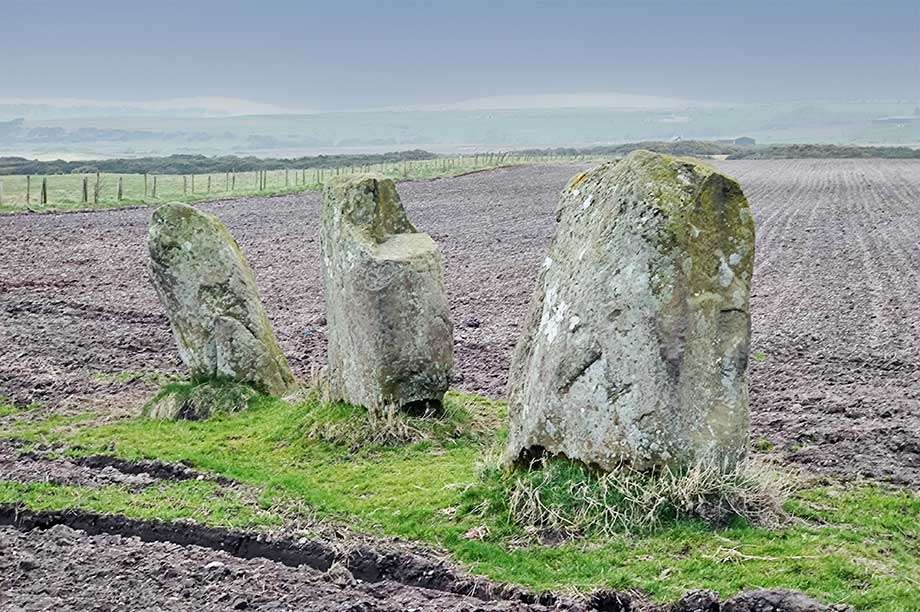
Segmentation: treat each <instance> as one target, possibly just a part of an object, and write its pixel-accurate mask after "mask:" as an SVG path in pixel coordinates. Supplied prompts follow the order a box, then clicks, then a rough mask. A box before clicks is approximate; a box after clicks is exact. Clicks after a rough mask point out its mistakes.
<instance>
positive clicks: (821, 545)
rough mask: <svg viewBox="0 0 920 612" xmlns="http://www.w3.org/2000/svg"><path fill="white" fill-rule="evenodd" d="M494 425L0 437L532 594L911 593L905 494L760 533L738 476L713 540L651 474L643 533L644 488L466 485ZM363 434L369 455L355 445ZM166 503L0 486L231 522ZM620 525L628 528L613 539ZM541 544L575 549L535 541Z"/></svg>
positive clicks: (453, 421)
mask: <svg viewBox="0 0 920 612" xmlns="http://www.w3.org/2000/svg"><path fill="white" fill-rule="evenodd" d="M504 410H505V408H504V406H503V405H502V404H501V403H498V402H491V401H489V400H485V399H482V398H477V397H472V396H466V395H461V394H456V393H451V394H449V396H448V398H447V409H446V410H445V413H444V415H443V416H441V417H440V418H435V419H431V420H424V421H415V420H412V418H411V417H404V416H399V417H398V418H397V417H394V418H397V420H398V421H399V423H400V424H399V425H398V426H396V427H395V431H397V435H391V434H389V433H385V432H388V431H390V432H392V431H393V430H394V429H393V427H392V423H391V424H387V423H383V424H381V423H379V422H377V423H376V426H377V427H378V429H377V430H374V429H373V427H375V425H374V423H373V422H372V418H371V417H370V416H369V415H368V414H367V413H366V412H364V411H362V410H360V409H356V408H352V407H348V406H341V405H339V406H329V405H325V404H322V403H320V402H317V401H316V400H315V399H310V398H301V399H300V400H295V401H293V402H291V403H288V402H284V401H281V400H278V399H275V398H270V397H265V396H257V397H254V398H253V399H252V400H251V401H250V402H249V407H248V409H247V410H244V411H240V412H233V411H225V412H222V413H221V414H218V415H216V416H214V417H212V418H210V419H208V420H201V421H156V420H150V419H145V418H140V419H130V420H124V421H119V422H114V423H112V422H110V423H105V424H94V423H93V421H92V419H91V418H87V417H85V416H82V417H74V418H69V417H66V418H65V417H54V418H52V419H51V420H48V421H35V420H21V421H15V420H14V421H12V422H9V421H7V422H6V423H7V425H6V430H5V431H3V432H0V435H2V436H5V437H15V438H20V439H25V440H30V441H32V442H34V443H45V444H49V443H50V444H62V445H65V446H66V447H68V448H70V449H71V450H70V451H69V452H73V453H80V454H98V453H106V454H113V455H116V456H118V457H120V458H123V459H128V460H131V459H158V460H161V461H170V462H184V463H187V464H188V465H191V466H194V467H196V468H198V469H203V470H209V471H211V472H213V473H216V474H219V475H222V476H224V477H227V478H231V479H234V480H236V481H238V482H240V483H242V484H244V485H247V486H248V488H249V489H251V490H254V491H256V493H255V495H256V500H255V503H256V508H255V509H254V510H253V509H250V510H247V511H246V512H243V513H241V514H239V515H234V516H233V518H232V521H233V525H234V526H237V527H254V528H257V527H263V526H266V525H271V524H277V523H278V522H279V521H282V520H284V517H287V516H289V514H288V513H289V509H290V508H292V507H302V508H308V509H309V512H310V513H311V515H312V516H314V517H315V518H317V519H320V520H322V521H327V522H333V523H339V524H344V525H346V526H348V527H350V528H351V529H354V530H359V531H362V532H365V533H370V534H374V535H380V536H390V537H400V538H404V539H408V540H414V541H417V542H422V543H425V544H427V545H429V546H433V547H436V548H440V549H443V550H445V551H447V552H448V553H450V554H451V555H452V556H453V558H455V559H457V560H458V561H459V562H461V563H462V564H464V565H465V566H466V567H467V568H468V569H469V570H470V571H472V572H475V573H478V574H483V575H486V576H488V577H490V578H492V579H495V580H499V581H504V582H511V583H516V584H520V585H522V586H526V587H528V588H531V589H535V590H544V589H553V590H570V591H587V590H590V589H593V588H596V587H610V588H614V589H619V590H626V589H637V590H640V591H643V592H645V593H647V594H648V595H650V596H651V597H652V598H654V599H657V600H673V599H676V598H678V597H679V596H681V595H682V594H683V593H684V592H685V591H687V590H690V589H695V588H709V589H713V590H716V591H718V592H719V593H720V594H721V595H723V596H731V595H733V594H735V593H737V592H738V591H739V590H742V589H748V588H755V587H764V588H770V587H776V588H780V587H783V588H791V589H797V590H801V591H804V592H806V593H808V594H809V595H812V596H814V597H817V598H820V599H823V600H826V601H831V602H845V603H848V604H851V605H854V606H856V607H857V608H860V609H873V610H904V609H910V606H911V605H913V603H914V596H915V592H916V588H917V586H918V584H920V562H918V559H920V547H918V544H917V542H920V521H918V517H920V494H918V493H916V492H912V491H906V490H897V489H889V488H886V487H883V486H880V485H874V484H853V485H843V484H833V483H823V484H821V485H820V486H819V485H814V484H812V485H811V486H808V487H805V488H802V489H800V490H798V491H795V492H794V493H793V495H792V497H791V498H790V499H789V501H788V502H786V503H785V504H784V506H783V507H784V511H785V512H786V513H788V515H789V516H790V517H791V518H790V520H789V521H787V522H786V523H784V524H782V525H777V526H775V527H772V528H767V527H764V526H758V525H756V524H753V523H752V522H751V521H749V520H745V519H744V518H743V516H744V508H745V507H747V506H745V505H744V504H742V503H741V501H743V500H751V499H756V496H755V497H753V498H752V497H751V494H752V492H754V493H756V492H757V491H758V490H760V489H758V487H759V486H761V485H762V484H763V482H764V480H763V479H762V477H760V476H758V479H755V483H760V484H758V485H757V486H755V487H753V488H752V487H751V486H750V483H749V482H747V481H745V480H744V478H742V476H743V475H744V473H742V474H740V475H739V479H740V480H738V481H736V483H735V484H734V485H733V486H734V487H737V488H736V489H734V490H736V491H737V492H738V497H736V498H735V499H736V500H739V501H737V505H736V506H735V507H734V508H733V510H738V511H739V512H737V514H739V515H741V517H736V518H734V519H732V520H729V521H727V522H724V521H723V525H722V526H721V527H718V528H713V527H712V526H711V525H709V524H707V522H706V521H704V520H701V519H700V518H694V517H699V516H701V515H705V514H706V512H699V511H698V510H697V507H698V506H699V500H704V501H705V500H707V499H709V496H710V493H711V492H712V488H711V485H710V484H708V483H709V481H708V479H707V476H706V472H705V470H700V471H697V472H690V473H686V474H681V475H671V476H667V475H665V476H661V475H659V476H660V478H659V480H658V481H657V484H655V483H652V485H653V486H657V487H659V489H658V491H659V492H660V491H662V490H664V491H670V493H668V495H666V496H665V498H666V499H667V500H668V501H667V502H666V503H664V504H662V505H659V506H658V507H657V509H656V510H655V511H654V512H653V513H652V516H653V517H654V520H645V519H642V513H641V510H642V509H643V508H645V509H646V511H647V512H648V511H649V508H647V507H646V506H645V502H644V501H643V500H644V499H645V498H644V497H643V496H644V495H646V492H645V490H644V487H646V486H652V485H650V483H649V482H646V481H643V480H641V479H640V478H633V477H632V476H630V477H629V478H626V479H625V480H624V481H622V482H620V481H616V480H615V479H614V478H608V477H602V476H600V475H597V474H592V473H590V472H588V471H585V470H583V469H582V468H579V467H578V466H573V465H571V464H563V463H559V464H558V465H555V464H552V463H550V464H548V465H547V466H545V467H544V469H543V470H540V471H534V472H531V473H529V474H524V475H517V476H513V477H512V476H507V475H504V474H502V473H501V472H499V471H497V470H495V469H494V468H493V467H486V468H485V469H483V468H482V465H483V462H484V461H487V460H488V458H489V457H490V456H491V455H490V454H491V452H492V449H493V445H494V443H495V439H496V436H498V437H499V438H501V436H502V435H503V433H502V432H501V431H499V427H500V424H502V423H504V421H505V414H504ZM10 418H15V417H7V419H10ZM384 420H386V419H384ZM375 431H376V433H375ZM381 432H383V433H381ZM407 434H408V435H407ZM365 436H367V437H369V438H370V439H371V440H374V443H373V444H370V445H364V446H361V445H359V444H358V441H360V440H362V439H366V438H365ZM375 436H376V437H375ZM405 440H409V442H408V443H399V444H396V443H395V442H397V441H405ZM486 465H487V466H488V463H487V464H486ZM0 479H2V477H0ZM746 482H747V484H745V483H746ZM767 482H769V480H767ZM184 486H190V485H184ZM729 490H732V489H729ZM725 492H726V490H725V489H724V487H723V488H722V489H719V494H720V495H722V494H724V493H725ZM168 494H169V495H170V497H171V498H172V499H173V500H174V501H173V502H171V503H170V504H168V505H167V506H163V505H158V504H156V503H152V501H151V500H150V499H149V496H150V494H149V493H147V494H146V495H147V496H148V497H147V498H144V497H142V496H144V495H145V493H144V492H143V491H131V490H128V489H119V488H117V487H115V488H107V489H106V491H105V493H104V496H103V497H100V495H101V494H99V493H92V492H89V491H83V492H80V491H75V490H73V488H72V487H71V488H69V489H66V490H65V489H64V488H63V487H59V486H57V485H53V484H46V483H42V484H41V485H40V486H39V485H18V484H13V483H3V484H0V502H6V503H10V502H21V503H24V504H26V505H27V506H29V507H31V508H34V509H63V508H67V507H72V506H73V505H74V504H75V503H79V504H80V506H81V507H82V508H84V509H87V510H97V511H102V512H106V511H117V512H120V513H123V514H126V515H129V516H137V515H138V514H142V515H143V518H154V517H157V516H159V515H161V514H162V515H163V517H164V518H167V519H170V520H172V519H176V518H190V519H194V520H198V521H201V522H204V523H211V524H222V523H223V522H225V521H229V520H231V519H230V515H231V514H232V513H228V512H227V511H226V510H221V509H219V508H216V509H215V512H214V513H209V512H208V511H207V508H206V507H202V504H203V503H205V505H206V501H203V500H204V497H203V492H202V491H201V490H198V489H189V490H186V489H185V488H183V487H178V486H177V487H174V488H171V489H170V490H169V491H168ZM722 496H723V497H724V495H722ZM726 499H731V496H728V497H726ZM231 501H232V498H231ZM228 503H229V502H228ZM234 503H235V502H234ZM703 506H705V504H703ZM753 507H756V503H755V504H753ZM617 513H620V514H617ZM637 513H638V515H639V519H640V520H638V523H637V521H636V519H635V516H636V515H637ZM620 515H622V516H632V517H634V518H631V519H630V520H629V524H630V525H636V524H639V525H643V524H644V525H645V528H643V529H631V530H625V529H624V528H623V525H624V524H625V523H624V519H621V518H618V517H619V516H620ZM547 516H551V517H552V518H550V519H547V518H545V517H547ZM749 518H756V517H753V516H751V517H749ZM643 520H644V523H643ZM552 529H557V530H567V531H569V532H573V533H574V532H577V533H578V535H579V536H580V537H578V538H556V539H553V538H547V537H546V535H547V534H546V532H547V531H548V530H552Z"/></svg>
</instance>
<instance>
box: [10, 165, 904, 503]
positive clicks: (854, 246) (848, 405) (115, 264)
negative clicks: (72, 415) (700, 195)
mask: <svg viewBox="0 0 920 612" xmlns="http://www.w3.org/2000/svg"><path fill="white" fill-rule="evenodd" d="M717 164H718V165H719V166H720V167H721V168H722V169H724V170H725V171H727V172H728V173H730V174H733V175H735V176H736V177H737V178H738V179H739V181H740V182H741V184H742V186H743V188H744V191H745V193H746V194H747V196H748V199H749V200H750V202H751V205H752V207H753V210H754V214H755V217H756V222H757V232H758V233H757V258H756V265H755V272H754V288H753V297H752V309H753V343H752V355H753V357H754V358H753V359H752V361H751V380H752V383H751V397H752V420H753V432H754V436H755V438H756V439H759V440H758V442H759V444H758V445H759V446H761V447H769V446H775V447H776V448H777V450H778V451H780V452H781V453H782V454H783V455H784V456H785V457H787V458H789V459H791V460H792V461H794V462H796V463H798V464H800V465H802V466H805V467H807V468H808V469H810V470H813V471H817V472H820V473H827V474H833V475H839V476H845V477H868V478H877V479H882V480H887V481H890V482H893V483H897V484H902V485H909V486H913V487H918V486H920V441H918V440H920V436H918V433H920V300H918V298H917V296H918V294H920V247H918V238H917V231H918V228H920V161H915V160H764V161H724V162H717ZM580 169H581V168H580V167H577V166H535V167H523V168H512V169H502V170H497V171H494V172H483V173H477V174H472V175H468V176H464V177H459V178H452V179H442V180H436V181H426V182H413V183H403V184H401V185H400V186H399V190H400V193H401V195H402V199H403V201H404V203H405V205H406V208H407V209H408V211H409V214H410V216H411V218H412V219H413V221H414V222H415V223H416V225H417V226H418V227H420V228H422V230H424V231H427V232H429V233H430V234H431V235H432V236H433V237H434V238H435V240H437V241H438V242H439V243H440V244H441V246H442V248H443V251H444V255H445V260H446V267H447V283H448V291H449V297H450V302H451V309H452V314H453V318H454V322H455V325H456V332H455V336H456V347H457V359H456V362H457V374H456V380H455V381H454V386H455V387H457V388H459V389H462V390H466V391H471V392H476V393H483V394H486V395H489V396H493V397H500V396H501V395H502V393H503V390H504V385H505V381H506V374H507V370H508V364H509V359H510V353H511V350H512V348H513V346H514V344H515V342H516V340H517V337H518V334H519V331H520V330H519V325H520V323H521V321H523V319H524V313H525V312H526V308H527V304H528V301H529V299H530V294H531V290H532V285H533V281H534V277H535V274H536V270H537V266H538V264H539V262H540V261H541V260H542V258H543V256H544V252H545V250H546V247H547V244H548V242H549V239H550V236H551V235H552V233H553V230H554V207H555V205H556V201H557V197H558V194H559V192H560V190H561V188H562V186H563V185H564V183H565V182H566V180H567V179H568V178H569V177H570V176H572V175H573V174H575V173H576V172H577V171H579V170H580ZM319 201H320V196H319V195H318V194H315V193H309V194H305V195H297V196H288V197H278V198H270V199H237V200H232V201H225V202H215V203H211V204H208V205H206V206H204V208H206V209H208V210H209V211H212V212H215V213H217V214H218V215H219V216H220V217H221V218H222V219H223V220H224V221H225V222H226V223H227V225H228V226H229V227H230V228H231V230H232V231H233V233H234V234H235V235H236V237H237V238H238V240H239V242H240V244H241V245H242V246H243V249H244V250H245V252H246V253H247V255H248V257H249V258H250V261H251V263H252V265H253V267H254V269H255V271H256V276H257V278H258V282H259V285H260V288H261V290H262V293H263V296H264V299H265V303H266V307H267V310H268V312H269V314H270V316H271V318H272V321H273V324H274V326H275V330H276V332H277V335H278V337H279V340H280V342H281V344H282V347H283V348H284V350H285V352H286V353H287V355H288V356H289V358H290V360H291V362H292V365H293V367H294V368H295V370H296V371H297V372H298V374H299V375H300V376H302V377H304V378H308V377H309V376H310V375H311V374H312V373H314V372H316V371H317V370H318V369H319V368H320V367H322V365H323V363H324V346H325V318H324V312H323V308H324V306H323V298H322V289H321V287H322V283H321V276H320V269H319V243H318V226H317V220H318V210H319ZM150 214H151V211H150V209H145V208H141V209H132V210H117V211H105V212H89V213H71V214H54V215H10V216H4V217H0V313H2V315H0V316H2V328H0V394H3V395H7V396H9V397H10V398H11V399H12V400H14V401H15V402H17V403H29V402H33V401H34V402H41V403H43V404H46V405H50V406H52V407H53V408H54V409H55V410H85V409H86V407H87V406H93V405H95V406H96V407H97V408H98V409H99V410H100V411H103V412H113V411H115V412H117V411H119V410H121V411H124V410H126V409H136V406H137V404H138V402H140V401H142V400H143V398H144V397H146V394H147V393H149V385H145V383H144V374H145V373H150V372H152V371H161V372H167V373H175V372H178V371H179V369H180V365H181V364H180V362H179V360H178V357H177V354H176V351H175V348H174V346H173V342H172V338H171V337H170V333H169V330H168V326H167V322H166V318H165V317H164V315H163V314H162V310H161V308H160V307H159V304H158V303H157V301H156V296H155V294H154V292H153V289H152V288H151V286H150V283H149V282H148V280H147V273H146V268H145V258H146V247H145V242H144V240H145V233H146V226H147V222H148V220H149V218H150ZM126 371H131V372H135V373H137V374H138V376H137V377H136V378H135V379H134V380H131V381H129V382H119V381H117V380H115V379H114V378H113V377H112V376H111V375H112V374H117V373H123V372H126ZM107 374H108V376H106V375H107Z"/></svg>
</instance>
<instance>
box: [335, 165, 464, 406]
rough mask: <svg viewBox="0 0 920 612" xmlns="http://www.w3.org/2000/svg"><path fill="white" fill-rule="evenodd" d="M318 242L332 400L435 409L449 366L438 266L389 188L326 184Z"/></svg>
mask: <svg viewBox="0 0 920 612" xmlns="http://www.w3.org/2000/svg"><path fill="white" fill-rule="evenodd" d="M321 241H322V248H323V262H322V264H323V276H324V281H325V291H326V310H327V313H328V314H327V317H326V319H327V333H328V337H329V351H328V356H327V357H328V362H329V383H330V389H331V393H332V396H333V399H336V400H344V401H347V402H349V403H352V404H356V405H361V406H365V407H367V408H368V409H371V410H382V409H383V408H384V407H385V406H389V405H396V406H399V407H401V408H403V409H405V410H409V411H418V410H423V409H426V408H439V407H440V403H441V400H442V399H443V397H444V393H445V391H447V386H448V383H449V381H450V373H451V369H452V368H453V326H452V324H451V321H450V312H449V309H448V305H447V298H446V296H445V293H444V280H443V263H442V261H441V254H440V252H439V250H438V247H437V245H436V244H435V243H434V241H433V240H432V239H431V238H430V237H429V236H428V235H427V234H422V233H419V232H417V231H416V229H415V228H414V227H413V226H412V224H411V223H410V222H409V219H408V218H407V217H406V212H405V210H404V209H403V207H402V204H401V203H400V201H399V195H398V194H397V193H396V187H395V186H394V185H393V182H392V181H390V180H389V179H384V178H382V177H374V176H358V177H340V178H337V179H334V180H332V181H331V182H330V183H329V184H328V185H327V186H326V189H325V193H324V204H323V214H322V229H321Z"/></svg>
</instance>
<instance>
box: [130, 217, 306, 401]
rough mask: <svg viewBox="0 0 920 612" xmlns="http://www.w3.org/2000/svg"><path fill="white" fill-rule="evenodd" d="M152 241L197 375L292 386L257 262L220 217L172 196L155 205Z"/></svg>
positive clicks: (161, 289)
mask: <svg viewBox="0 0 920 612" xmlns="http://www.w3.org/2000/svg"><path fill="white" fill-rule="evenodd" d="M147 243H148V247H149V251H150V277H151V280H152V281H153V286H154V287H155V288H156V292H157V295H158V296H159V298H160V302H161V303H162V304H163V307H164V308H165V309H166V313H167V315H168V317H169V322H170V325H171V327H172V331H173V335H174V337H175V339H176V344H177V345H178V347H179V354H180V356H181V357H182V361H183V362H184V363H185V365H186V366H187V367H188V369H189V373H190V374H191V377H192V378H193V379H195V380H207V379H214V378H225V379H232V380H235V381H237V382H241V383H245V384H248V385H251V386H252V387H254V388H256V389H258V390H259V391H262V392H265V393H271V394H276V395H280V394H282V393H284V392H285V391H286V390H288V389H289V388H290V387H291V386H292V385H293V383H294V376H293V374H292V373H291V370H290V367H289V366H288V362H287V359H286V358H285V357H284V355H283V354H282V352H281V348H280V347H279V346H278V342H277V340H276V339H275V335H274V333H273V332H272V328H271V325H270V324H269V321H268V317H267V316H266V314H265V309H264V308H263V307H262V302H261V300H260V298H259V291H258V288H257V287H256V282H255V278H254V277H253V274H252V270H251V269H250V267H249V264H248V263H247V261H246V258H245V257H244V256H243V253H242V251H241V250H240V247H239V245H237V243H236V240H234V239H233V236H231V235H230V233H229V232H228V231H227V228H226V227H224V225H223V224H222V223H221V222H220V220H218V219H217V217H215V216H213V215H210V214H207V213H204V212H201V211H199V210H197V209H195V208H193V207H191V206H188V205H185V204H175V203H173V204H165V205H163V206H161V207H159V208H158V209H157V210H156V211H154V213H153V219H152V220H151V222H150V228H149V232H148V239H147ZM154 416H156V415H154ZM162 416H172V415H168V414H164V415H162Z"/></svg>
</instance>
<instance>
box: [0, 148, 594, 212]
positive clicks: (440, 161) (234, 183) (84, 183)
mask: <svg viewBox="0 0 920 612" xmlns="http://www.w3.org/2000/svg"><path fill="white" fill-rule="evenodd" d="M582 159H586V158H585V157H584V156H563V155H517V154H513V153H500V154H495V153H493V154H477V155H467V156H461V157H439V158H433V159H427V160H407V161H399V162H386V163H377V164H363V165H347V166H335V167H329V168H283V169H277V170H254V171H246V172H233V171H227V172H225V171H222V172H212V173H189V174H153V173H143V174H114V173H113V174H104V173H100V172H96V173H92V174H89V173H88V174H55V175H46V176H35V175H25V176H17V175H8V176H6V177H4V179H3V180H4V182H3V183H0V205H2V206H6V207H14V206H16V205H17V204H20V205H21V204H24V205H25V207H26V208H28V207H30V206H31V205H32V204H33V202H34V201H35V200H36V199H37V200H38V202H37V204H39V205H41V206H48V205H54V204H87V205H89V204H93V205H98V204H100V203H119V202H127V203H138V204H143V203H157V202H165V201H169V200H182V199H186V200H199V199H201V198H202V197H208V196H220V195H224V194H226V195H258V194H275V193H286V192H291V191H302V190H308V189H317V188H320V187H322V186H323V185H324V184H325V182H326V181H328V180H329V179H330V178H331V177H334V176H341V175H349V174H357V173H378V174H382V175H384V176H387V177H390V178H394V179H411V178H421V179H424V178H436V177H438V176H446V175H452V174H460V173H463V172H467V171H475V170H480V169H488V168H494V167H497V166H507V165H521V164H527V163H547V162H554V161H555V162H559V161H566V162H571V161H578V160H582ZM221 178H222V179H223V180H220V179H221ZM33 181H37V182H36V183H35V184H36V185H39V186H40V187H39V189H40V191H39V193H38V197H37V198H36V194H34V193H33ZM17 183H18V184H19V185H18V187H19V188H18V189H17Z"/></svg>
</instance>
